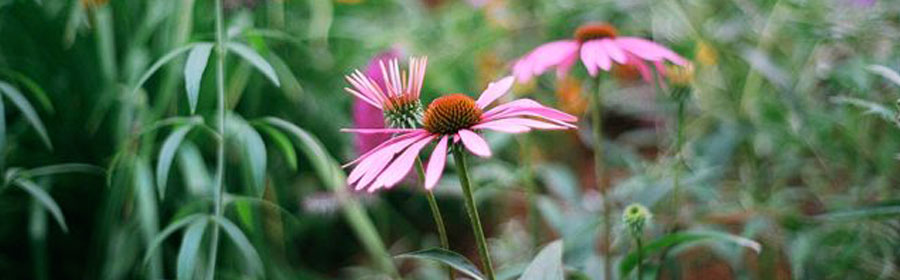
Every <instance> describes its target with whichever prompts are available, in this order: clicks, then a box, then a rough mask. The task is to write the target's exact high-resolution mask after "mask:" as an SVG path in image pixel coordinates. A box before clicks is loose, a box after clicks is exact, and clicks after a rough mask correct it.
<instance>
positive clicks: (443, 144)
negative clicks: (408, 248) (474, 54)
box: [344, 77, 577, 192]
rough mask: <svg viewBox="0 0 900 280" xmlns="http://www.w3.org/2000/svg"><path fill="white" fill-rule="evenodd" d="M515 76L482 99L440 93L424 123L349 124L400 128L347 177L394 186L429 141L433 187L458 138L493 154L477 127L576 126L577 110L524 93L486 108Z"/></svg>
mask: <svg viewBox="0 0 900 280" xmlns="http://www.w3.org/2000/svg"><path fill="white" fill-rule="evenodd" d="M514 80H515V79H514V78H513V77H506V78H503V79H502V80H500V81H497V82H494V83H491V84H490V85H488V87H487V89H485V90H484V92H482V93H481V96H480V97H479V98H478V100H473V99H472V98H471V97H469V96H467V95H464V94H450V95H446V96H443V97H440V98H438V99H435V100H434V101H432V102H431V104H430V105H428V109H426V110H425V115H424V119H423V121H422V122H423V127H422V128H372V129H346V130H344V131H347V132H354V133H359V134H395V135H396V136H395V137H394V138H392V139H390V140H387V141H385V142H384V143H382V144H381V145H378V147H376V148H374V149H372V150H371V151H369V152H368V153H366V154H364V155H362V156H360V157H359V158H357V159H356V160H354V161H353V162H350V163H348V164H347V166H349V165H354V164H355V165H356V167H355V168H354V169H353V171H351V172H350V175H349V177H348V178H347V182H348V184H350V185H353V186H355V187H356V189H357V190H361V189H367V190H368V191H369V192H373V191H376V190H379V189H382V188H391V187H392V186H394V185H395V184H397V183H398V182H400V180H402V179H403V178H404V177H405V176H406V174H408V173H409V171H410V169H411V168H412V166H413V163H414V162H415V159H416V157H418V154H419V152H421V151H422V150H423V149H424V148H425V146H426V145H428V144H429V143H432V142H437V146H435V148H434V151H433V152H432V154H431V158H430V159H429V161H428V163H427V165H426V169H425V188H426V189H429V190H431V189H433V188H434V186H435V185H436V184H437V182H438V180H439V179H440V177H441V174H442V173H443V171H444V164H445V163H446V157H447V152H448V150H449V148H450V147H449V146H450V145H451V141H452V144H457V143H460V142H461V143H462V145H461V146H459V148H461V147H465V148H466V149H467V150H468V151H469V152H471V153H473V154H475V155H477V156H481V157H489V156H490V155H491V150H490V147H488V145H487V142H486V141H485V140H484V139H483V138H482V137H481V136H479V135H478V134H477V133H476V132H477V131H481V130H485V129H487V130H494V131H500V132H506V133H523V132H527V131H530V130H531V129H570V128H575V125H573V124H572V123H573V122H576V121H577V118H576V117H575V116H572V115H569V114H566V113H563V112H560V111H558V110H555V109H552V108H549V107H545V106H543V105H541V104H539V103H537V102H535V101H533V100H529V99H519V100H515V101H512V102H509V103H505V104H502V105H498V106H495V107H493V108H491V109H490V110H487V111H484V110H485V109H487V108H488V105H490V104H491V103H493V102H494V101H495V100H497V99H498V98H499V97H500V96H502V95H504V94H506V92H508V91H509V89H510V88H511V87H512V85H513V82H514Z"/></svg>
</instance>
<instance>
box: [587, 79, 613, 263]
mask: <svg viewBox="0 0 900 280" xmlns="http://www.w3.org/2000/svg"><path fill="white" fill-rule="evenodd" d="M595 91H596V92H595V94H589V95H590V96H591V99H592V100H593V102H591V104H592V105H593V107H594V108H593V109H592V110H591V123H592V125H593V127H592V130H593V132H594V174H595V176H596V180H597V181H596V184H597V189H599V191H600V196H601V199H602V200H603V232H602V233H601V234H602V236H603V237H602V238H603V239H602V241H603V246H602V248H603V276H604V278H603V279H612V269H613V267H612V256H611V255H612V253H611V252H612V236H611V234H612V223H611V222H610V221H611V220H610V211H611V209H610V205H609V204H610V199H609V197H608V195H607V189H606V188H605V187H604V186H603V176H604V169H605V165H604V164H603V112H602V110H603V98H602V96H601V94H602V93H601V92H600V78H599V77H598V78H597V82H596V87H595Z"/></svg>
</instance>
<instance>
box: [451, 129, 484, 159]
mask: <svg viewBox="0 0 900 280" xmlns="http://www.w3.org/2000/svg"><path fill="white" fill-rule="evenodd" d="M456 135H459V138H460V139H461V140H462V143H463V146H465V147H466V149H467V150H469V151H470V152H472V153H473V154H475V155H476V156H480V157H490V156H491V148H490V147H489V146H488V144H487V141H484V138H481V136H479V135H478V134H477V133H475V132H472V131H471V130H468V129H462V130H460V131H459V132H457V133H456Z"/></svg>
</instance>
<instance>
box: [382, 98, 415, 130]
mask: <svg viewBox="0 0 900 280" xmlns="http://www.w3.org/2000/svg"><path fill="white" fill-rule="evenodd" d="M383 111H384V120H385V121H386V123H387V124H388V125H389V126H390V127H393V128H417V127H421V125H422V115H423V112H422V111H423V110H422V102H421V101H419V99H418V98H414V97H412V95H409V94H403V95H399V96H393V97H391V98H389V99H388V102H385V104H384V107H383Z"/></svg>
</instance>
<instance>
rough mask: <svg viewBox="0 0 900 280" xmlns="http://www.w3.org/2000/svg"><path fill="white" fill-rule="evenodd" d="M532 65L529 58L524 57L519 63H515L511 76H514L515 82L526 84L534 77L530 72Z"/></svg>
mask: <svg viewBox="0 0 900 280" xmlns="http://www.w3.org/2000/svg"><path fill="white" fill-rule="evenodd" d="M532 65H534V62H533V61H531V59H530V57H529V56H527V55H526V56H525V57H523V58H521V59H519V61H516V64H515V65H513V69H512V71H513V75H515V76H516V80H518V81H519V82H520V83H527V82H528V81H531V77H533V76H534V72H532V71H531V68H532V67H531V66H532Z"/></svg>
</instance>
